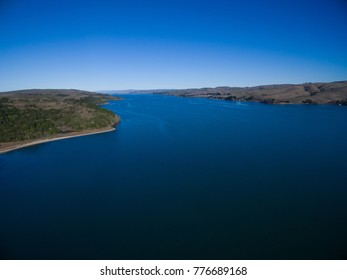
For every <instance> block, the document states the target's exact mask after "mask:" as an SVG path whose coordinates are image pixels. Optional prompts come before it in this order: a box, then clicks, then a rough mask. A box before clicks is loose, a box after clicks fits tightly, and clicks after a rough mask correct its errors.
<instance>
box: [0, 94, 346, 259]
mask: <svg viewBox="0 0 347 280" xmlns="http://www.w3.org/2000/svg"><path fill="white" fill-rule="evenodd" d="M123 97H124V100H122V101H116V102H112V103H111V104H109V105H106V106H105V107H107V108H108V109H111V110H114V111H115V112H117V113H118V114H119V115H120V116H121V119H122V122H121V124H120V125H119V126H118V128H117V131H116V132H112V133H105V134H98V135H92V136H86V137H78V138H72V139H68V140H63V141H56V142H50V143H45V144H42V145H37V146H32V147H28V148H25V149H22V150H17V151H14V152H10V153H7V154H3V155H0V223H1V225H0V257H1V258H3V259H346V258H347V241H346V240H347V239H346V236H347V224H346V221H347V203H346V201H347V183H346V174H347V173H346V170H347V149H346V143H347V107H340V106H309V105H285V106H280V105H276V106H275V105H263V104H256V103H233V102H226V101H218V100H207V99H189V98H178V97H170V96H159V95H126V96H123Z"/></svg>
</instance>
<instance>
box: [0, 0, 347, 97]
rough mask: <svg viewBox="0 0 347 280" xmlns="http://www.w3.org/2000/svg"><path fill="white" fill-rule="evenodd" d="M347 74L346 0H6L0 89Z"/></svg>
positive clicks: (1, 17) (0, 5)
mask: <svg viewBox="0 0 347 280" xmlns="http://www.w3.org/2000/svg"><path fill="white" fill-rule="evenodd" d="M346 79H347V1H346V0H325V1H322V0H315V1H308V0H300V1H296V0H292V1H280V0H278V1H275V0H273V1H268V0H262V1H256V0H253V1H249V0H239V1H233V0H229V1H221V0H210V1H204V0H200V1H190V0H184V1H181V0H174V1H171V0H168V1H165V0H160V1H159V0H142V1H136V0H129V1H126V0H114V1H105V0H97V1H88V0H85V1H74V0H68V1H66V0H60V1H55V0H52V1H47V0H42V1H39V0H0V91H5V90H15V89H25V88H79V89H86V90H102V89H129V88H131V89H153V88H188V87H207V86H223V85H229V86H252V85H259V84H274V83H302V82H308V81H312V82H315V81H327V82H328V81H335V80H346Z"/></svg>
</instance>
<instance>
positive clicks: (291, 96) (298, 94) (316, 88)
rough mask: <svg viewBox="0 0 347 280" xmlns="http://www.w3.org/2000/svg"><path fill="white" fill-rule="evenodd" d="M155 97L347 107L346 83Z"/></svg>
mask: <svg viewBox="0 0 347 280" xmlns="http://www.w3.org/2000/svg"><path fill="white" fill-rule="evenodd" d="M153 93H154V94H165V95H175V96H181V97H203V98H212V99H222V100H233V101H254V102H262V103H267V104H341V105H347V81H338V82H331V83H304V84H279V85H263V86H255V87H216V88H200V89H196V88H193V89H180V90H161V91H158V90H157V91H155V92H153Z"/></svg>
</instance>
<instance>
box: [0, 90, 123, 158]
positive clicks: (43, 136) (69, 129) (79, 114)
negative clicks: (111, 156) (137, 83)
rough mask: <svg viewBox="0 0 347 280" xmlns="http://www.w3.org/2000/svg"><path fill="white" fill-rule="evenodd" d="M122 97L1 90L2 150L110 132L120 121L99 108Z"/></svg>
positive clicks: (87, 93)
mask: <svg viewBox="0 0 347 280" xmlns="http://www.w3.org/2000/svg"><path fill="white" fill-rule="evenodd" d="M117 99H119V98H117V97H114V96H110V95H105V94H98V93H94V92H88V91H81V90H61V89H31V90H19V91H10V92H1V93H0V152H1V151H6V150H8V149H10V148H13V147H21V146H23V145H25V146H27V145H28V144H30V143H32V142H33V141H36V140H40V142H42V140H52V139H56V138H63V137H64V138H66V137H70V136H77V135H82V134H91V133H100V132H103V131H110V130H111V129H113V127H114V126H115V125H116V124H118V122H119V121H120V119H119V116H117V115H116V114H114V113H113V112H112V111H109V110H106V109H103V108H100V107H99V106H100V105H102V104H106V103H107V102H109V101H110V100H117Z"/></svg>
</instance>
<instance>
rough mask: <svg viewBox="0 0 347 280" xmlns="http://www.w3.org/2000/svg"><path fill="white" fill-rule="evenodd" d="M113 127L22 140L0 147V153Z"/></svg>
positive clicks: (96, 132) (109, 130) (103, 131)
mask: <svg viewBox="0 0 347 280" xmlns="http://www.w3.org/2000/svg"><path fill="white" fill-rule="evenodd" d="M115 130H116V128H115V127H108V128H107V129H97V130H87V131H84V132H82V131H80V132H77V131H76V132H71V133H68V134H66V135H65V136H56V137H53V138H46V139H37V140H33V141H31V142H30V141H29V142H22V143H16V144H14V145H10V146H8V147H0V154H4V153H7V152H11V151H14V150H19V149H22V148H26V147H30V146H34V145H39V144H43V143H47V142H53V141H58V140H64V139H69V138H75V137H81V136H88V135H93V134H101V133H106V132H112V131H115Z"/></svg>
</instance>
